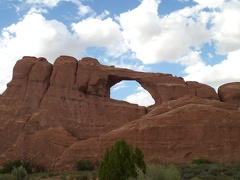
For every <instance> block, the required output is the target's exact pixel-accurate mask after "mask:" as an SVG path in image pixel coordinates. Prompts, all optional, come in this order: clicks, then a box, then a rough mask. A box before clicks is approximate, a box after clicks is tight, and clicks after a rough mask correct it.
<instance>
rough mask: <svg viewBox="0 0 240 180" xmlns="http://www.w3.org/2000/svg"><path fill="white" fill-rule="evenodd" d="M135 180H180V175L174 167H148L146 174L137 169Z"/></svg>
mask: <svg viewBox="0 0 240 180" xmlns="http://www.w3.org/2000/svg"><path fill="white" fill-rule="evenodd" d="M137 174H138V175H137V180H159V179H161V180H180V179H181V174H180V172H179V171H178V170H177V169H176V167H175V166H173V165H170V166H161V165H148V166H147V170H146V174H144V173H143V172H142V171H141V170H140V169H137Z"/></svg>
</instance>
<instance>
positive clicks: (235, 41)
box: [211, 0, 240, 54]
mask: <svg viewBox="0 0 240 180" xmlns="http://www.w3.org/2000/svg"><path fill="white" fill-rule="evenodd" d="M239 9H240V1H238V0H232V1H229V2H226V3H224V4H223V5H222V6H221V9H220V10H219V11H218V12H216V13H214V14H213V20H212V23H213V27H212V29H211V30H212V31H213V34H214V37H213V39H214V40H215V41H216V48H217V51H218V52H219V53H222V54H225V53H229V52H232V51H236V50H238V49H239V48H240V41H239V39H240V11H239Z"/></svg>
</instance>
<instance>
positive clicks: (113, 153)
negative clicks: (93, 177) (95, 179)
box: [99, 140, 146, 180]
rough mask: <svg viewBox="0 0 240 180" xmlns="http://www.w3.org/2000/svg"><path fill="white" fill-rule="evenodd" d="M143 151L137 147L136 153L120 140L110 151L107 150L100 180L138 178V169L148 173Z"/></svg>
mask: <svg viewBox="0 0 240 180" xmlns="http://www.w3.org/2000/svg"><path fill="white" fill-rule="evenodd" d="M143 158H144V156H143V153H142V151H141V150H140V149H139V148H138V147H137V148H136V150H135V153H134V152H133V150H132V146H131V145H129V144H127V143H126V141H124V140H118V141H117V142H116V143H115V145H114V146H113V147H112V148H111V149H110V150H109V149H107V150H106V153H105V156H104V159H103V161H102V163H101V165H100V170H99V180H115V179H116V180H125V179H127V178H128V177H137V172H136V167H138V168H140V169H141V170H142V171H143V172H146V165H145V162H144V160H143Z"/></svg>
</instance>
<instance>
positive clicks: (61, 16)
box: [0, 0, 240, 105]
mask: <svg viewBox="0 0 240 180" xmlns="http://www.w3.org/2000/svg"><path fill="white" fill-rule="evenodd" d="M0 30H1V32H0V33H1V34H0V93H2V92H3V91H4V90H5V89H6V84H7V83H8V82H9V81H10V80H11V76H12V69H13V66H14V64H15V63H16V61H17V60H18V59H21V58H22V56H26V55H28V56H36V57H40V56H41V57H46V58H47V59H48V61H50V62H51V63H54V60H55V59H56V58H57V57H58V56H60V55H70V56H73V57H75V58H77V59H81V58H82V57H85V56H91V57H94V58H97V59H98V60H99V61H100V63H102V64H105V65H115V66H116V67H124V68H129V69H133V70H136V71H145V72H161V73H170V74H173V75H174V76H181V77H183V78H184V79H185V80H186V81H198V82H201V83H205V84H208V85H210V86H212V87H214V88H215V89H216V90H217V88H218V87H219V86H220V85H221V84H224V83H228V82H233V81H240V70H239V67H240V59H239V57H240V1H239V0H4V1H1V2H0ZM111 95H112V96H111V97H112V98H116V99H122V100H126V101H129V102H132V103H138V104H141V105H149V104H152V103H154V101H153V100H152V99H151V97H150V95H149V94H148V93H147V92H146V91H144V89H142V88H141V87H139V85H138V83H137V82H125V81H123V82H121V83H120V84H117V85H115V86H114V87H113V88H112V89H111Z"/></svg>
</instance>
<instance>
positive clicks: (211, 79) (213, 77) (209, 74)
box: [184, 50, 240, 89]
mask: <svg viewBox="0 0 240 180" xmlns="http://www.w3.org/2000/svg"><path fill="white" fill-rule="evenodd" d="M239 57H240V50H237V51H235V52H231V53H229V54H228V56H227V58H226V59H225V60H223V61H222V62H221V63H219V64H216V65H213V66H211V65H205V64H203V63H200V64H199V65H197V67H191V66H189V67H188V68H187V69H186V70H185V71H186V72H187V73H188V75H187V76H186V77H184V79H185V80H195V81H198V82H202V83H206V84H210V85H211V86H212V87H214V88H215V89H217V88H218V87H219V86H220V85H222V84H224V83H228V82H232V81H239V80H240V79H239V77H240V71H239V67H240V61H239ZM192 68H193V69H192Z"/></svg>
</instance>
